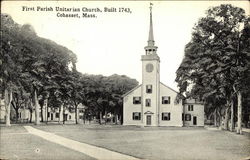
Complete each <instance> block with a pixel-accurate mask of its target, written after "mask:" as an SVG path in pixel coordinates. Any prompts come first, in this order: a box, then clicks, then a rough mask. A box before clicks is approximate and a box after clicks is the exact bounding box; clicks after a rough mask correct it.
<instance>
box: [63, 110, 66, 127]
mask: <svg viewBox="0 0 250 160" xmlns="http://www.w3.org/2000/svg"><path fill="white" fill-rule="evenodd" d="M65 119H66V114H65V107H64V106H63V124H65Z"/></svg>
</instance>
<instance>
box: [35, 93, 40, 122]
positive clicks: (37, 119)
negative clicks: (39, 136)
mask: <svg viewBox="0 0 250 160" xmlns="http://www.w3.org/2000/svg"><path fill="white" fill-rule="evenodd" d="M34 103H35V125H39V124H40V118H39V108H40V107H39V103H38V98H37V93H36V90H35V93H34Z"/></svg>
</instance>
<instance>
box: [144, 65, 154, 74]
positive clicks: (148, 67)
mask: <svg viewBox="0 0 250 160" xmlns="http://www.w3.org/2000/svg"><path fill="white" fill-rule="evenodd" d="M153 70H154V66H153V64H151V63H148V64H147V65H146V71H147V72H152V71H153Z"/></svg>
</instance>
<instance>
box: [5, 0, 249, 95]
mask: <svg viewBox="0 0 250 160" xmlns="http://www.w3.org/2000/svg"><path fill="white" fill-rule="evenodd" d="M150 2H152V3H153V9H152V12H153V29H154V40H155V45H156V46H158V51H157V54H158V55H159V57H160V59H161V63H160V79H161V82H163V83H164V84H166V85H168V86H169V87H171V88H173V89H175V90H178V89H177V85H176V83H175V77H176V74H175V72H176V70H177V69H178V67H179V65H180V63H181V61H182V59H183V57H184V47H185V45H186V44H187V43H188V42H189V41H190V40H191V33H192V28H193V27H194V25H195V23H197V22H198V20H199V18H201V17H204V16H205V12H206V10H207V9H208V8H209V7H213V6H218V5H220V4H223V3H230V4H232V5H234V6H237V7H241V8H243V9H244V10H245V11H246V13H247V14H248V15H249V13H250V3H249V1H176V0H175V1H44V2H43V1H2V2H1V7H2V8H1V9H2V13H7V14H9V15H11V17H12V18H13V20H14V21H15V22H16V23H18V24H31V25H32V26H33V27H34V29H35V31H36V33H37V35H38V36H40V37H43V38H47V39H50V40H53V41H55V42H56V43H58V44H60V45H63V46H65V47H67V48H68V49H70V50H71V51H73V52H74V53H75V54H76V55H77V58H78V62H77V69H78V71H80V72H82V73H88V74H102V75H105V76H109V75H112V74H119V75H127V76H129V77H130V78H135V79H137V80H138V81H139V83H141V79H142V78H141V77H142V75H141V73H142V72H141V71H142V68H141V66H142V65H141V55H144V54H145V50H144V47H145V46H146V45H147V39H148V32H149V4H150ZM33 7H34V10H29V11H28V10H27V8H33ZM37 7H41V8H44V7H47V9H49V8H50V7H51V8H52V9H53V11H48V10H47V11H46V9H44V11H41V10H37ZM55 7H61V8H62V7H65V8H79V9H80V10H81V11H80V12H60V11H56V8H55ZM105 7H106V8H109V9H110V10H111V11H114V9H113V10H112V8H116V12H105ZM23 8H25V9H24V10H23ZM82 8H88V9H90V8H92V9H95V8H99V9H100V10H102V12H88V14H95V16H96V17H94V18H84V17H82V14H83V11H82ZM119 8H129V10H130V11H131V12H119ZM58 13H59V14H62V13H65V14H68V13H70V14H75V13H78V14H79V16H80V18H72V17H71V18H66V17H58V16H57V14H58ZM84 13H87V12H84Z"/></svg>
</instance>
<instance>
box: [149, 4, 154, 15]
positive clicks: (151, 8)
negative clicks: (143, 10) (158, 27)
mask: <svg viewBox="0 0 250 160" xmlns="http://www.w3.org/2000/svg"><path fill="white" fill-rule="evenodd" d="M152 6H153V3H151V2H150V7H149V8H150V13H152Z"/></svg>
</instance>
